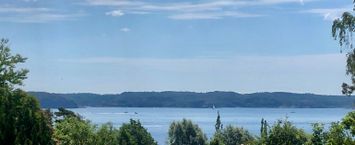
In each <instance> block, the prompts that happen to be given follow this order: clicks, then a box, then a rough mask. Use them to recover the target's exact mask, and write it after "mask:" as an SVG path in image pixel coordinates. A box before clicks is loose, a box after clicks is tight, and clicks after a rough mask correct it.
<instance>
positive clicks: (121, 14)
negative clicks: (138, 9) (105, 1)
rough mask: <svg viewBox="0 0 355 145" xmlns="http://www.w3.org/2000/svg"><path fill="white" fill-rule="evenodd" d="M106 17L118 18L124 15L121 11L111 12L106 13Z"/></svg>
mask: <svg viewBox="0 0 355 145" xmlns="http://www.w3.org/2000/svg"><path fill="white" fill-rule="evenodd" d="M106 15H110V16H114V17H120V16H123V15H124V13H123V12H122V11H121V10H114V11H111V12H106Z"/></svg>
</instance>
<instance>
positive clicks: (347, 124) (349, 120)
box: [342, 111, 355, 137]
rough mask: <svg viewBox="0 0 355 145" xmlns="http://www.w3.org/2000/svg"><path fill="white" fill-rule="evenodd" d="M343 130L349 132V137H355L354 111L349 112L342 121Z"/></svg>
mask: <svg viewBox="0 0 355 145" xmlns="http://www.w3.org/2000/svg"><path fill="white" fill-rule="evenodd" d="M342 125H343V126H344V129H347V130H350V133H351V135H352V136H353V137H354V136H355V111H352V112H349V113H348V114H347V115H346V116H345V117H344V118H343V120H342Z"/></svg>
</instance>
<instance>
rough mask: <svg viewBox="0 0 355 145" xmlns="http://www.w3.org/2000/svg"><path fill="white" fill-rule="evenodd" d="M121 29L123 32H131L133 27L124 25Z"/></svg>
mask: <svg viewBox="0 0 355 145" xmlns="http://www.w3.org/2000/svg"><path fill="white" fill-rule="evenodd" d="M120 31H122V32H129V31H131V29H129V28H127V27H124V28H121V29H120Z"/></svg>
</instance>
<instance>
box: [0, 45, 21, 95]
mask: <svg viewBox="0 0 355 145" xmlns="http://www.w3.org/2000/svg"><path fill="white" fill-rule="evenodd" d="M8 43H9V40H7V39H1V40H0V88H1V89H2V90H3V91H4V90H8V89H10V90H12V89H14V86H15V85H22V82H23V80H24V79H26V78H27V76H26V75H27V73H28V70H26V69H19V70H17V69H16V65H17V64H19V63H24V62H25V61H26V58H24V57H22V56H21V55H19V54H16V55H12V54H11V53H10V47H9V45H8Z"/></svg>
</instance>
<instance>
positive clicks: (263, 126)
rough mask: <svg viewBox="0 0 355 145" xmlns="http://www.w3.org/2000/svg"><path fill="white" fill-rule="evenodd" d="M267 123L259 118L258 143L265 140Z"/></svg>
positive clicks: (262, 142)
mask: <svg viewBox="0 0 355 145" xmlns="http://www.w3.org/2000/svg"><path fill="white" fill-rule="evenodd" d="M267 127H268V124H267V122H266V120H265V119H264V118H262V119H261V127H260V143H261V144H265V142H266V140H267V132H268V128H267Z"/></svg>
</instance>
